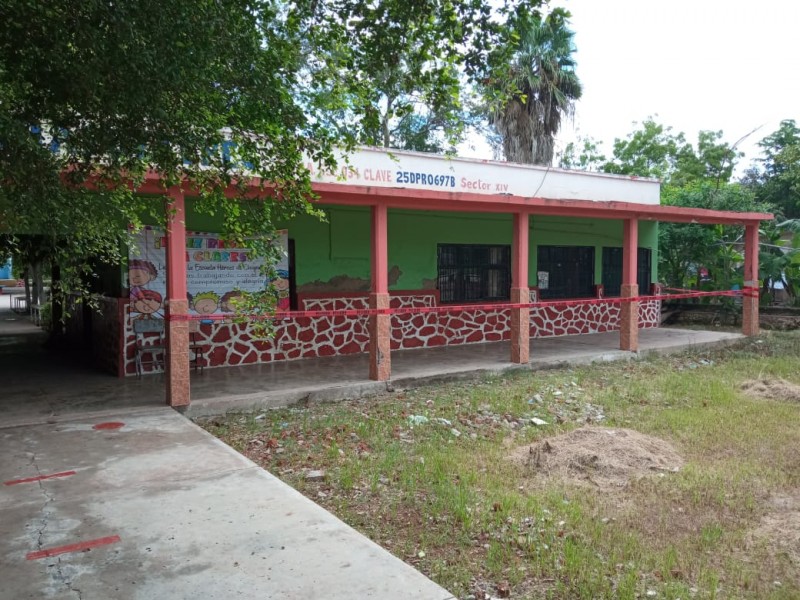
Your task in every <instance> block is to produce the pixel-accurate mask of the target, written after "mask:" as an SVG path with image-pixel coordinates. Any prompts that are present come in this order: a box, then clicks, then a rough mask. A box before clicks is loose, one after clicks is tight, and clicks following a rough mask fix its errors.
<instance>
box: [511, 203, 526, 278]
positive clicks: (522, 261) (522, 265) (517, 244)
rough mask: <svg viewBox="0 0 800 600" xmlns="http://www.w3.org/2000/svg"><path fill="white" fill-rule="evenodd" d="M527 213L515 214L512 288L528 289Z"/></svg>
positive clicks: (512, 248) (512, 246)
mask: <svg viewBox="0 0 800 600" xmlns="http://www.w3.org/2000/svg"><path fill="white" fill-rule="evenodd" d="M528 220H529V219H528V214H527V213H514V225H513V233H512V236H511V238H512V245H511V287H512V288H527V287H528V252H529V249H528V235H529V230H530V225H529V223H528Z"/></svg>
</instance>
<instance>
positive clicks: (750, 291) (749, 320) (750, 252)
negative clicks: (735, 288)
mask: <svg viewBox="0 0 800 600" xmlns="http://www.w3.org/2000/svg"><path fill="white" fill-rule="evenodd" d="M759 290H760V286H759V284H758V223H753V224H752V225H747V226H746V227H745V229H744V296H743V297H742V333H743V334H745V335H758V332H759V323H758V300H759Z"/></svg>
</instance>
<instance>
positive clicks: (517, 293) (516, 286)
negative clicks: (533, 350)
mask: <svg viewBox="0 0 800 600" xmlns="http://www.w3.org/2000/svg"><path fill="white" fill-rule="evenodd" d="M530 301H531V293H530V288H528V214H527V213H515V214H514V230H513V234H512V246H511V302H512V303H514V304H522V303H525V304H527V303H528V302H530ZM530 319H531V311H530V309H529V308H512V309H511V362H512V363H517V364H522V365H526V364H528V361H529V360H530V336H531V324H530Z"/></svg>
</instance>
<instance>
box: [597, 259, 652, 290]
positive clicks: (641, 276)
mask: <svg viewBox="0 0 800 600" xmlns="http://www.w3.org/2000/svg"><path fill="white" fill-rule="evenodd" d="M651 256H652V251H651V250H650V248H639V249H638V252H637V256H636V281H637V282H638V284H639V292H640V293H643V294H647V293H649V292H650V283H651V279H650V274H651V271H650V258H651ZM621 286H622V248H608V247H607V248H603V290H604V294H605V295H606V296H608V297H614V296H619V294H620V289H621Z"/></svg>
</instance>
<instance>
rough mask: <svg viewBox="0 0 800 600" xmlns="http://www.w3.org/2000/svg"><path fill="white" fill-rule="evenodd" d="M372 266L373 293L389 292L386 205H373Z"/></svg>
mask: <svg viewBox="0 0 800 600" xmlns="http://www.w3.org/2000/svg"><path fill="white" fill-rule="evenodd" d="M371 212H372V227H371V242H372V243H371V245H370V248H371V253H370V267H371V277H372V280H371V281H372V286H371V288H370V291H371V292H372V293H373V294H388V293H389V243H388V237H389V233H388V222H389V218H388V210H387V208H386V206H385V205H377V206H373V207H372V209H371Z"/></svg>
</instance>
